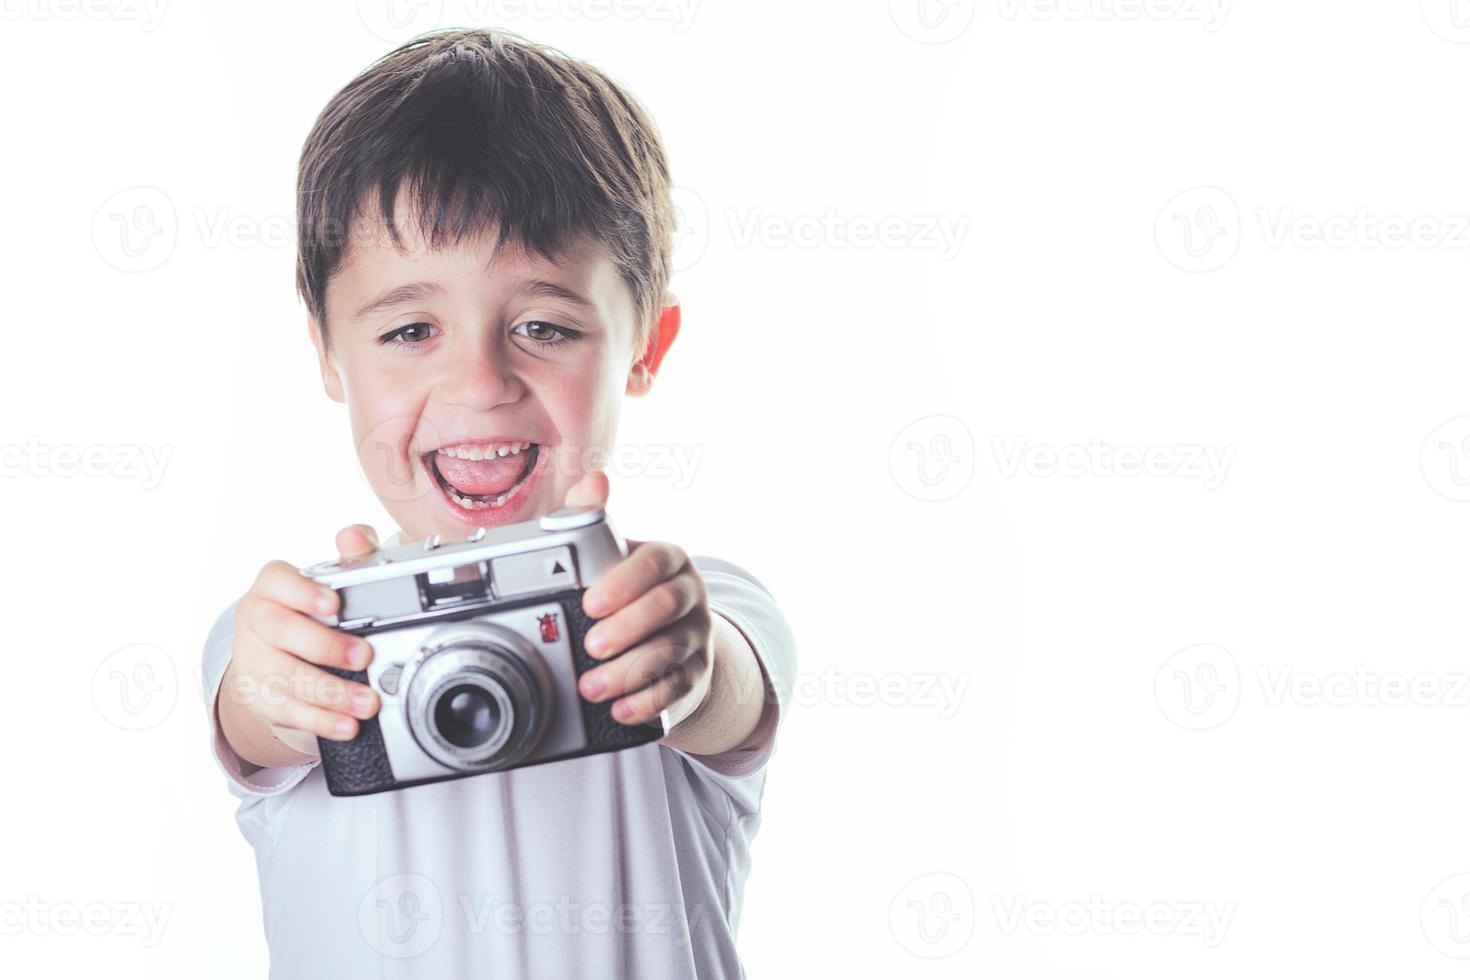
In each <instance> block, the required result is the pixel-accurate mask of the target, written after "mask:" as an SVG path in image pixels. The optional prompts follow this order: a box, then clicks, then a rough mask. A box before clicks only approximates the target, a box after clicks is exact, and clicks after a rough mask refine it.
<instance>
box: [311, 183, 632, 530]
mask: <svg viewBox="0 0 1470 980" xmlns="http://www.w3.org/2000/svg"><path fill="white" fill-rule="evenodd" d="M399 213H400V214H402V213H403V212H402V210H400V212H399ZM415 226H416V223H415V222H414V221H412V220H403V219H400V220H399V221H398V227H399V229H400V234H401V235H402V237H403V244H404V251H402V252H400V251H398V250H397V249H395V248H394V247H393V244H392V241H391V239H390V238H389V237H388V235H387V233H386V230H384V229H383V228H382V227H381V225H380V226H379V227H378V228H368V229H359V228H358V227H357V226H356V225H354V227H353V245H352V247H351V248H349V249H348V251H347V254H346V256H345V257H344V259H343V262H342V265H341V267H340V269H339V270H338V271H337V272H336V273H335V274H333V276H332V278H331V280H330V282H329V283H328V286H327V300H326V309H327V333H326V338H325V342H324V340H323V337H322V333H321V331H320V330H319V329H318V325H317V324H316V323H314V322H313V323H312V324H311V328H312V338H313V341H314V342H315V343H316V346H317V352H318V355H319V357H320V361H321V368H322V379H323V382H324V383H325V385H326V389H327V393H328V394H329V395H330V396H331V397H332V398H334V399H336V400H337V401H345V402H346V403H347V407H348V412H349V415H350V416H351V420H352V432H353V437H354V439H355V440H356V442H357V447H358V457H359V459H360V460H361V464H362V467H363V472H364V473H365V474H366V475H367V478H368V481H369V483H370V484H371V485H372V487H373V490H374V492H375V493H377V495H378V498H379V499H380V500H382V502H383V505H384V506H385V507H386V508H387V509H388V511H389V513H390V514H392V516H393V518H394V519H395V520H396V521H397V522H398V525H399V527H400V528H401V529H402V530H403V533H404V535H405V537H406V538H407V539H409V540H418V539H421V538H426V537H429V536H430V535H432V534H436V533H438V534H442V535H444V536H445V538H446V539H447V538H451V537H460V536H464V535H465V534H468V533H470V532H471V531H473V530H474V529H475V528H476V527H481V526H495V525H500V524H507V523H512V522H515V521H524V520H531V519H533V518H535V517H537V516H539V515H541V514H544V513H546V512H547V511H549V510H553V509H555V508H556V507H559V506H561V505H562V502H563V500H564V498H565V496H566V492H567V490H568V489H569V488H570V487H571V486H572V485H574V484H575V483H576V482H577V481H578V480H579V478H580V477H581V476H582V475H583V473H585V472H587V471H588V470H590V469H595V468H597V466H598V462H599V460H600V459H605V458H606V456H605V453H606V452H607V450H608V449H610V448H611V445H612V441H613V438H614V435H615V433H616V430H617V423H618V411H619V408H620V405H621V400H622V396H623V395H624V394H625V393H626V394H629V395H641V394H643V393H644V392H646V391H647V390H648V388H649V386H650V385H651V384H652V381H653V370H652V368H651V367H650V364H649V363H648V362H647V361H646V360H644V359H641V358H639V357H637V355H639V354H640V353H641V352H640V351H635V350H634V344H635V341H636V339H637V334H638V331H637V325H636V323H635V313H634V307H633V298H632V294H631V291H630V290H629V289H628V287H627V285H626V284H625V283H624V282H623V280H622V279H621V278H620V277H619V275H618V274H617V270H616V267H615V266H614V265H613V262H612V259H611V258H610V257H609V256H608V254H607V252H606V249H605V248H604V247H603V246H602V245H601V244H600V243H597V242H595V241H593V240H591V239H584V240H582V241H580V242H578V243H575V244H574V245H572V246H571V247H568V248H567V249H566V250H565V251H564V253H563V254H562V255H561V256H559V257H558V259H557V260H556V261H555V263H552V262H548V261H546V260H544V259H541V258H540V257H539V256H528V255H526V254H524V253H523V252H522V251H521V249H520V248H519V247H518V246H516V244H515V243H514V242H509V243H507V245H506V247H505V248H504V249H503V250H502V251H501V253H500V255H498V256H497V255H495V254H494V243H495V239H494V236H493V235H488V236H484V237H480V238H465V239H464V240H462V241H461V242H460V243H458V244H456V245H451V246H448V247H446V248H443V249H441V250H439V251H433V252H431V251H428V250H427V249H426V248H425V247H424V245H423V243H422V241H421V240H420V239H419V238H418V237H417V231H416V227H415ZM600 454H601V455H600Z"/></svg>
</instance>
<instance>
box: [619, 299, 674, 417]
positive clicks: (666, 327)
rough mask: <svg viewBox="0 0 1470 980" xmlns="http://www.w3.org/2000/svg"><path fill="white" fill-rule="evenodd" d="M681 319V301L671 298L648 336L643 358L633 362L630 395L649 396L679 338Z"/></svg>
mask: <svg viewBox="0 0 1470 980" xmlns="http://www.w3.org/2000/svg"><path fill="white" fill-rule="evenodd" d="M679 319H680V313H679V301H678V300H677V299H676V298H674V297H673V296H670V297H669V305H668V306H665V307H664V308H663V311H662V312H661V313H659V317H658V323H656V324H654V327H653V332H652V333H650V334H649V335H648V344H647V345H646V346H645V347H644V350H643V356H642V357H640V358H638V360H636V361H634V362H633V367H632V369H631V370H630V371H629V372H628V394H630V395H632V396H633V397H635V398H636V397H638V396H639V395H646V394H648V390H649V389H650V388H652V387H653V379H654V376H655V375H657V374H658V366H659V365H660V364H662V363H663V359H664V355H665V354H667V353H668V352H669V348H670V347H672V346H673V345H674V338H675V337H677V336H679Z"/></svg>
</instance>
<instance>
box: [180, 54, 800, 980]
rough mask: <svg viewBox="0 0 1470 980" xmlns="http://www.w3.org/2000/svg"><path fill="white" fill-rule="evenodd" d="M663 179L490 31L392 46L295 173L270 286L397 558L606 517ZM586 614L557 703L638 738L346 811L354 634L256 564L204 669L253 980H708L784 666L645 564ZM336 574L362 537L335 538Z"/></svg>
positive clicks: (740, 599) (761, 774) (734, 917)
mask: <svg viewBox="0 0 1470 980" xmlns="http://www.w3.org/2000/svg"><path fill="white" fill-rule="evenodd" d="M672 224H673V211H672V204H671V198H670V182H669V174H668V167H667V164H666V162H665V158H664V153H663V148H662V145H661V142H660V140H659V137H658V134H657V132H656V130H655V129H654V127H653V125H652V123H651V122H650V120H649V119H648V117H647V115H646V114H645V112H644V111H643V109H642V108H641V107H640V106H639V105H638V104H637V103H636V102H635V101H633V99H632V98H631V97H629V96H628V95H627V94H626V93H625V92H623V91H622V90H621V89H620V88H619V87H618V86H617V85H616V84H615V83H613V82H612V81H611V80H609V79H608V78H607V77H606V76H605V75H604V74H602V73H601V72H599V71H598V70H597V69H595V68H592V67H591V66H589V65H586V64H584V63H581V62H577V61H575V60H573V59H570V58H568V57H567V56H565V55H563V54H561V53H560V52H556V51H554V50H551V49H547V48H544V47H539V46H536V45H532V44H530V43H529V42H526V41H524V40H523V39H520V38H517V37H515V36H514V35H509V34H504V33H500V32H491V31H446V32H439V33H436V34H431V35H427V36H425V37H422V38H418V39H416V40H415V41H413V42H410V43H409V44H407V45H404V46H403V47H402V48H399V49H398V50H396V51H394V52H392V53H391V54H389V55H388V56H386V57H385V58H383V59H382V60H380V61H379V62H377V63H376V64H374V65H372V66H371V67H369V68H368V69H367V70H366V71H365V72H364V73H363V74H362V75H360V76H359V77H358V78H357V79H355V80H354V81H352V82H351V83H350V84H349V85H348V86H347V87H346V88H344V89H343V90H342V91H341V92H340V93H338V95H337V96H335V97H334V98H333V99H332V100H331V102H330V103H329V104H328V106H327V107H326V109H325V110H324V111H323V112H322V114H321V116H320V117H319V118H318V120H317V122H316V125H315V127H314V129H313V130H312V133H311V135H310V136H309V137H308V139H307V142H306V146H305V148H304V150H303V153H302V157H301V168H300V179H299V183H298V228H299V246H300V255H299V262H298V286H299V289H300V292H301V294H302V297H303V299H304V300H305V303H306V306H307V310H308V321H309V326H310V333H311V339H312V342H313V344H314V345H315V348H316V352H317V357H318V361H319V365H320V368H321V376H322V380H323V384H324V386H325V388H326V392H327V394H328V395H329V396H330V397H331V398H332V399H334V400H336V401H339V402H344V403H345V404H346V406H347V411H348V415H349V417H350V420H351V426H352V432H353V437H354V439H355V440H356V442H357V445H358V447H359V459H360V462H361V465H362V468H363V471H364V472H365V473H366V474H367V477H368V480H369V482H370V483H371V485H372V487H373V489H374V491H375V493H376V494H377V496H378V497H379V499H380V500H381V501H382V503H383V506H384V507H385V508H386V509H387V511H388V513H389V514H390V515H391V516H392V518H393V520H394V521H396V523H397V524H398V527H399V528H400V529H401V533H400V536H401V538H402V539H404V540H418V539H421V538H427V537H430V536H432V535H435V534H439V535H442V536H443V537H444V538H446V539H449V538H452V537H462V536H464V535H466V534H468V533H470V532H472V531H474V529H476V528H478V527H483V526H489V525H499V524H504V523H508V522H517V521H525V520H530V519H533V518H535V517H537V516H539V515H541V514H544V513H546V512H548V511H550V510H553V509H555V508H557V507H559V506H562V505H563V504H566V503H571V504H578V503H582V504H587V503H590V504H601V503H604V502H605V501H606V499H607V495H608V484H607V479H606V477H605V476H604V475H603V474H602V473H601V472H600V471H598V470H597V468H596V463H597V461H598V460H600V459H605V458H606V454H607V452H608V451H609V450H610V448H611V447H612V445H613V442H614V439H615V435H616V430H617V423H618V416H619V408H620V403H621V399H622V398H623V397H624V396H625V395H630V396H641V395H643V394H646V393H647V392H648V391H649V389H650V388H651V386H652V384H653V381H654V378H655V376H656V375H657V373H658V371H659V367H660V364H661V362H662V359H663V357H664V355H665V354H666V353H667V351H668V349H669V346H670V344H671V343H672V342H673V340H674V338H675V336H676V335H677V333H678V328H679V307H678V305H677V304H676V303H675V302H674V300H673V299H672V298H671V297H670V296H669V294H668V292H667V287H668V268H669V252H670V248H671V238H672V231H673V227H672ZM628 545H629V555H628V557H627V558H626V559H624V560H623V561H622V562H621V563H619V564H618V565H617V566H615V567H614V568H613V569H612V570H610V571H608V572H607V573H606V574H605V575H604V576H603V577H602V578H601V579H599V580H598V581H597V582H596V583H595V584H594V585H593V587H592V588H590V589H588V590H587V592H586V594H585V596H584V602H583V605H584V609H585V611H586V612H587V614H588V615H589V616H592V617H594V618H597V619H599V620H600V621H599V622H598V623H597V625H595V626H594V627H593V628H592V630H591V631H590V632H589V633H588V636H587V640H586V643H587V647H588V651H589V653H591V654H592V655H593V656H594V657H595V658H597V659H599V660H602V661H604V662H603V663H601V664H600V665H599V666H598V667H596V668H594V669H592V670H590V671H588V672H587V673H586V674H584V675H583V676H582V678H581V680H580V682H579V693H580V694H581V696H582V697H584V698H587V699H589V700H593V701H610V702H612V704H613V709H612V710H613V713H614V717H616V718H618V719H619V720H620V721H623V722H625V723H627V724H637V723H641V722H644V721H646V720H649V719H652V718H654V717H657V716H658V715H659V714H660V713H661V712H666V713H667V714H666V718H667V721H668V724H669V726H670V727H669V729H668V731H667V734H666V736H665V737H664V738H663V739H662V740H661V741H660V742H658V743H654V744H648V745H643V746H640V747H638V748H634V749H629V750H625V751H622V752H614V753H608V754H604V755H594V756H588V757H584V758H580V759H574V760H567V761H562V762H557V763H550V764H545V765H537V766H529V767H526V768H522V769H517V770H513V771H510V772H502V773H493V774H489V775H481V776H474V777H470V778H465V779H456V780H450V781H446V782H440V783H435V784H431V785H425V786H420V787H415V788H411V789H406V790H402V791H397V792H389V793H383V794H378V795H374V796H364V797H352V798H338V797H333V796H331V795H329V794H328V792H327V789H326V786H325V781H324V779H323V775H322V772H321V769H320V766H319V764H318V762H319V760H318V758H317V754H316V751H315V748H314V739H315V738H316V737H320V738H327V739H339V740H346V739H351V738H352V737H354V736H355V735H356V733H357V730H358V725H359V722H360V721H362V720H364V719H367V718H371V717H372V716H373V715H374V714H375V713H376V712H377V711H378V709H379V707H380V705H379V702H378V700H377V697H376V695H375V694H374V693H373V691H372V690H371V689H370V688H368V687H366V686H364V685H358V684H354V683H351V682H346V681H342V680H339V679H338V678H337V677H335V676H334V675H332V674H329V673H328V672H327V671H325V670H323V669H322V668H323V667H335V668H349V669H361V668H362V667H363V666H364V665H365V664H366V663H367V660H368V658H370V657H371V655H372V650H371V647H370V646H369V645H368V644H367V643H366V642H365V641H364V640H362V639H359V638H353V637H350V636H348V635H345V634H340V633H337V632H336V631H334V630H331V629H329V628H327V627H325V626H323V625H321V623H319V622H318V621H317V620H316V619H315V618H314V617H315V616H317V615H322V614H328V613H331V612H333V611H335V609H336V602H337V599H336V596H335V594H334V593H333V592H331V591H330V590H329V589H326V588H324V587H322V586H320V585H318V584H316V583H314V582H312V581H310V580H308V579H306V578H305V577H303V576H302V575H301V574H300V573H299V572H298V571H297V570H296V569H295V568H293V567H292V566H290V565H288V564H286V563H284V562H279V561H277V562H271V563H269V564H267V565H266V566H265V567H264V568H263V569H262V570H261V571H260V574H259V575H258V577H257V578H256V580H255V583H254V585H253V586H252V587H251V588H250V590H249V591H248V592H247V593H246V594H245V595H244V596H243V597H242V598H241V599H240V600H239V601H238V602H236V603H235V604H233V605H232V606H231V607H230V609H228V610H226V612H225V614H224V615H223V616H221V618H220V620H219V622H218V623H217V624H216V625H215V628H214V630H213V631H212V632H211V634H210V637H209V640H208V641H207V643H206V649H205V653H204V664H205V674H204V677H205V684H206V689H207V694H208V697H209V699H210V704H211V705H213V706H214V711H213V712H212V720H213V722H214V752H215V756H216V758H217V759H218V761H219V763H220V765H221V767H222V768H223V769H224V771H225V773H226V775H227V776H228V779H229V783H230V786H231V790H232V792H234V793H235V794H236V795H237V796H238V797H240V799H241V804H240V808H239V811H238V814H237V820H238V823H239V825H240V828H241V830H242V831H243V833H244V835H245V837H246V838H247V840H249V842H250V843H251V845H252V846H253V847H254V849H255V853H256V860H257V866H258V869H259V874H260V888H261V898H262V902H263V905H264V921H265V930H266V937H267V940H268V943H269V946H270V956H271V975H272V977H277V978H282V977H309V978H312V980H317V978H321V977H327V976H344V977H352V978H354V980H357V978H366V977H425V978H436V980H437V978H446V980H448V978H457V977H471V976H474V977H566V978H575V977H598V978H602V977H640V978H641V977H657V978H681V977H702V978H707V977H736V976H741V975H743V971H742V969H741V966H740V962H739V958H738V957H737V955H736V951H735V933H736V929H737V926H738V922H739V914H740V905H741V897H742V893H743V889H744V882H745V877H746V874H747V872H748V870H749V863H750V853H749V849H750V844H751V840H752V838H753V836H754V834H755V831H756V828H757V826H758V824H759V821H760V803H761V796H762V789H763V786H764V780H765V767H766V763H767V760H768V759H769V757H770V754H771V752H772V750H773V747H774V742H775V735H776V729H777V725H778V722H779V720H780V717H781V715H782V711H783V706H784V703H785V696H786V693H787V692H789V690H790V688H791V684H790V680H791V677H792V674H793V672H794V669H795V652H794V643H793V641H792V638H791V634H790V631H789V630H788V628H787V626H786V623H785V620H784V619H783V617H782V615H781V613H780V611H779V609H778V608H777V607H776V605H775V603H774V601H773V600H772V599H771V597H770V595H769V594H767V592H766V591H765V590H764V588H762V587H761V585H760V584H759V583H758V582H757V581H756V580H755V579H754V578H752V577H751V576H749V575H748V574H746V573H745V572H743V571H742V570H740V569H739V568H737V567H735V566H734V565H731V564H729V563H727V562H722V561H719V560H717V559H708V558H700V559H690V558H689V557H688V556H687V555H686V554H685V553H684V551H683V550H682V549H680V548H678V547H677V546H675V545H672V544H667V543H654V542H635V541H630V542H628ZM337 546H338V550H339V552H340V553H341V554H343V555H355V554H360V553H362V552H365V551H370V550H372V549H374V548H375V547H376V546H377V539H376V535H375V533H374V532H373V530H372V529H371V528H370V527H367V526H365V525H353V526H351V527H348V528H345V529H344V530H343V531H341V532H340V533H339V534H338V536H337Z"/></svg>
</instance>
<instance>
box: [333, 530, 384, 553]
mask: <svg viewBox="0 0 1470 980" xmlns="http://www.w3.org/2000/svg"><path fill="white" fill-rule="evenodd" d="M377 550H378V532H377V531H374V530H373V529H372V527H371V526H369V525H367V524H352V525H349V526H348V527H344V528H343V529H342V530H340V531H338V532H337V557H338V558H357V557H359V556H361V555H370V554H372V553H373V552H374V551H377Z"/></svg>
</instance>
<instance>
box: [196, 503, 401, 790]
mask: <svg viewBox="0 0 1470 980" xmlns="http://www.w3.org/2000/svg"><path fill="white" fill-rule="evenodd" d="M376 548H377V535H376V534H375V533H374V532H373V529H372V528H370V527H367V526H366V525H362V524H356V525H353V526H351V527H348V528H344V529H343V530H342V531H340V532H339V533H338V534H337V551H338V554H339V556H340V557H342V558H348V557H353V556H355V555H360V554H364V553H367V552H371V551H373V550H375V549H376ZM338 601H339V600H338V598H337V594H336V593H335V592H334V591H332V590H331V589H329V588H327V587H326V586H324V585H319V584H317V583H316V582H313V581H312V580H311V579H309V578H307V577H305V576H304V575H302V574H301V573H300V572H299V571H298V570H297V569H296V568H294V567H293V566H291V565H289V564H287V563H286V562H283V561H273V562H271V563H270V564H268V565H266V566H265V567H264V568H262V569H261V570H260V574H259V575H258V576H257V577H256V579H255V584H254V585H252V586H251V587H250V591H249V592H247V593H245V595H244V596H243V597H242V598H241V599H240V601H239V602H238V603H237V604H236V606H235V637H234V642H233V644H232V646H231V653H230V663H229V666H228V667H226V669H225V675H224V680H223V682H222V683H221V685H220V697H219V719H220V727H221V729H222V730H223V731H224V735H225V738H226V739H227V740H228V741H229V743H230V745H231V747H233V748H234V750H235V751H236V753H238V754H239V755H240V757H241V758H243V759H245V760H246V761H248V762H251V763H253V764H255V765H258V766H275V765H285V764H289V763H294V762H299V761H301V760H302V759H303V758H309V757H311V753H310V752H309V751H308V750H309V749H311V748H313V746H310V745H302V744H300V743H299V742H297V741H296V740H292V739H290V738H289V735H288V737H287V739H285V740H283V739H282V738H281V735H282V734H286V733H278V732H277V731H276V730H275V729H276V726H280V727H281V728H283V729H294V730H297V731H301V732H308V733H310V734H312V735H316V736H320V737H321V738H329V739H336V740H339V741H345V740H348V739H351V738H354V737H355V736H356V735H357V720H358V719H364V718H371V717H372V716H373V715H374V714H376V713H377V711H378V698H377V695H376V694H374V693H373V691H372V689H371V688H369V687H367V686H366V685H364V684H356V683H353V682H351V681H346V680H343V679H342V678H339V677H337V676H335V675H333V674H329V673H327V672H326V671H325V670H322V669H321V668H322V667H323V666H327V667H337V668H346V669H349V670H361V669H362V668H364V667H366V666H367V664H368V662H369V661H370V660H371V659H372V647H371V646H370V645H369V644H368V642H367V641H366V640H364V639H362V638H361V637H355V636H348V635H346V634H344V633H339V632H337V631H336V630H334V629H332V628H331V627H330V626H325V625H323V624H322V623H319V622H317V621H316V619H314V618H313V617H314V616H323V615H328V614H330V613H334V612H336V611H337V605H338Z"/></svg>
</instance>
